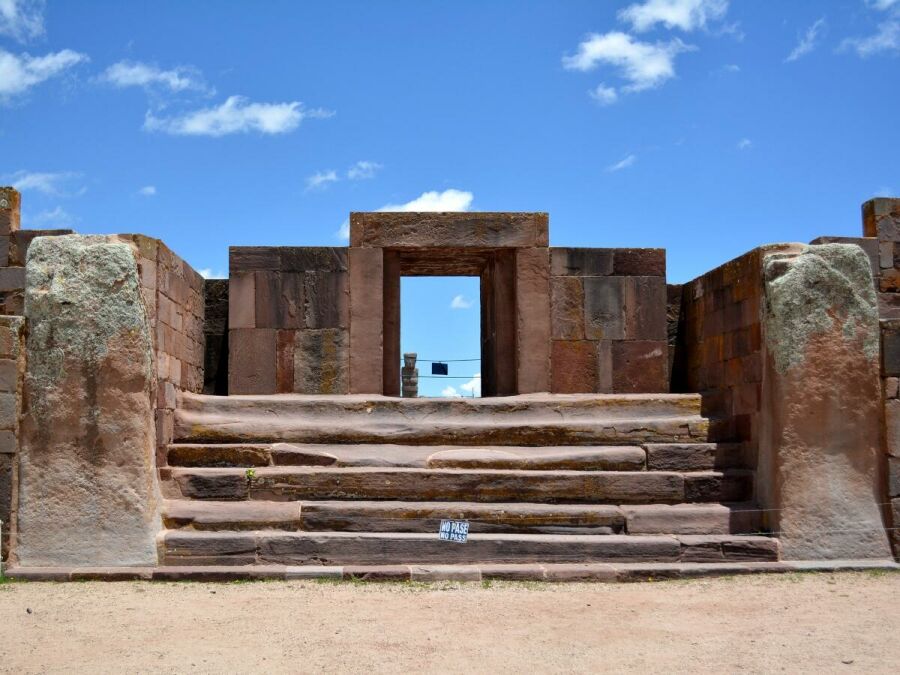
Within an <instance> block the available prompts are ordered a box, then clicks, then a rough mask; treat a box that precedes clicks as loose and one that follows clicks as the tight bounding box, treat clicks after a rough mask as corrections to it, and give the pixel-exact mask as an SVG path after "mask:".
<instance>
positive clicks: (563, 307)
mask: <svg viewBox="0 0 900 675" xmlns="http://www.w3.org/2000/svg"><path fill="white" fill-rule="evenodd" d="M550 324H551V329H552V337H553V339H554V340H583V339H584V287H583V285H582V280H581V279H580V278H578V277H552V278H551V279H550Z"/></svg>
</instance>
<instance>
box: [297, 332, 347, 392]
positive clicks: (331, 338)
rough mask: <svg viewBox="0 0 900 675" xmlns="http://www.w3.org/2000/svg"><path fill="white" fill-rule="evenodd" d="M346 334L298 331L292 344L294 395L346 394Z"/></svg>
mask: <svg viewBox="0 0 900 675" xmlns="http://www.w3.org/2000/svg"><path fill="white" fill-rule="evenodd" d="M348 342H349V340H348V335H347V331H346V330H343V329H340V328H325V329H322V330H304V331H298V333H297V335H296V339H295V342H294V392H296V393H298V394H346V393H348V391H349V387H350V378H349V365H350V355H349V353H348V352H349V345H348Z"/></svg>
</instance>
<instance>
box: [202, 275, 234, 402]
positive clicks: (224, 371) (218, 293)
mask: <svg viewBox="0 0 900 675" xmlns="http://www.w3.org/2000/svg"><path fill="white" fill-rule="evenodd" d="M203 288H204V299H205V303H204V305H205V315H204V322H203V338H204V344H205V348H204V350H203V354H204V358H203V393H204V394H218V395H220V396H223V395H225V394H227V393H228V279H207V280H206V283H205V284H204V286H203Z"/></svg>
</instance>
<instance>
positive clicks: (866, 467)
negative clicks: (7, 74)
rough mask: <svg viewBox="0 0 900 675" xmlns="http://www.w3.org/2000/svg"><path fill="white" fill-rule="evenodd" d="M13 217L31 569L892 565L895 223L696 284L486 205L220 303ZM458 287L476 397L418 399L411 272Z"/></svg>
mask: <svg viewBox="0 0 900 675" xmlns="http://www.w3.org/2000/svg"><path fill="white" fill-rule="evenodd" d="M0 198H2V199H0V244H2V246H0V253H2V255H0V258H2V259H0V304H2V305H3V309H2V312H3V313H4V315H3V316H0V375H2V378H0V385H2V391H0V418H2V419H0V422H2V426H0V441H2V443H0V518H2V519H3V520H4V521H8V522H9V527H8V528H4V534H5V535H6V534H7V533H8V538H7V539H6V540H4V542H3V555H4V557H5V558H6V559H7V560H8V563H9V574H10V575H12V576H18V577H20V578H44V579H85V578H108V579H113V578H148V579H182V578H194V579H201V578H205V579H233V578H299V577H314V576H338V577H359V578H367V579H384V578H406V579H410V578H414V579H488V578H507V579H509V578H513V579H548V580H555V579H558V580H564V579H597V580H611V579H621V580H630V579H640V578H647V577H659V576H664V577H671V576H679V575H698V574H721V573H725V572H753V571H784V570H790V569H810V568H823V567H824V568H830V569H841V568H848V567H852V568H855V567H879V568H889V567H896V566H897V564H896V563H895V562H894V558H893V555H894V554H896V552H897V550H898V545H900V538H898V537H897V536H892V534H891V533H896V532H897V531H898V530H897V529H896V528H897V523H900V479H898V476H900V431H898V430H900V386H898V381H900V292H898V290H900V284H898V283H896V280H897V279H898V278H900V266H898V264H897V263H895V260H896V261H900V255H897V254H896V253H895V251H894V249H895V247H896V246H898V245H900V200H893V199H876V200H872V201H870V202H867V203H866V204H865V205H864V207H863V234H864V236H862V237H858V238H847V237H843V238H841V237H821V238H819V239H817V240H815V241H813V242H811V243H810V244H793V243H790V244H772V245H766V246H762V247H760V248H757V249H754V250H752V251H750V252H749V253H747V254H745V255H744V256H741V257H739V258H737V259H735V260H733V261H731V262H728V263H726V264H724V265H722V266H721V267H719V268H717V269H715V270H712V271H711V272H708V273H706V274H704V275H701V276H700V277H698V278H696V279H694V280H693V281H690V282H689V283H686V284H683V285H674V284H667V280H666V255H665V251H664V250H663V249H637V248H617V249H603V248H556V247H551V246H550V232H549V217H548V215H547V214H546V213H473V212H468V213H381V212H379V213H352V214H351V216H350V245H349V246H347V247H233V248H231V250H230V262H229V275H228V279H227V281H222V280H204V279H202V278H201V277H200V275H198V274H197V272H196V271H194V270H193V269H192V268H191V267H190V266H189V265H188V264H187V263H186V262H185V261H184V260H182V259H181V258H179V257H178V256H177V255H176V254H175V253H173V252H172V251H171V250H169V249H168V248H167V247H166V246H165V244H163V243H162V242H160V241H158V240H156V239H152V238H149V237H145V236H142V235H110V236H90V235H77V234H74V233H71V232H69V231H47V230H45V231H28V230H22V229H21V228H20V215H19V210H20V199H19V195H18V193H17V192H16V191H15V190H13V189H11V188H0ZM437 275H440V276H447V275H464V276H476V277H478V278H479V279H480V287H481V302H480V307H481V320H480V325H481V357H482V374H483V375H482V378H483V379H482V397H481V398H474V399H461V398H455V399H445V398H421V397H419V396H418V391H417V384H418V369H417V367H416V355H415V354H402V353H401V349H400V279H401V277H403V276H437ZM448 540H449V541H448ZM892 546H893V550H892Z"/></svg>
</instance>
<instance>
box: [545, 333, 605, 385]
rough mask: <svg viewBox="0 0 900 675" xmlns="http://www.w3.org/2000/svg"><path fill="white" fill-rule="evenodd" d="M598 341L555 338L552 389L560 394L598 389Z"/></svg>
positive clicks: (552, 357) (552, 355)
mask: <svg viewBox="0 0 900 675" xmlns="http://www.w3.org/2000/svg"><path fill="white" fill-rule="evenodd" d="M597 361H598V358H597V343H596V342H594V341H593V340H554V341H553V345H552V351H551V363H552V366H553V370H552V380H551V391H553V392H554V393H558V394H569V393H583V392H592V391H597V380H598V363H597Z"/></svg>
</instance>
